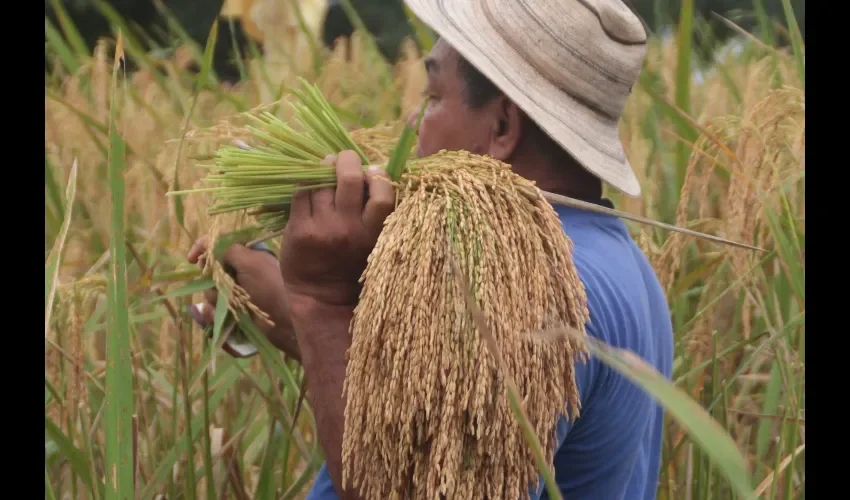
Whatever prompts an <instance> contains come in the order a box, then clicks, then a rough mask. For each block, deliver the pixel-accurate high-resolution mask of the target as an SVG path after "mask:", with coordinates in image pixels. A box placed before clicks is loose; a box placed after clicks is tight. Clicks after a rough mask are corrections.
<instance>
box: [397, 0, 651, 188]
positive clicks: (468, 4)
mask: <svg viewBox="0 0 850 500" xmlns="http://www.w3.org/2000/svg"><path fill="white" fill-rule="evenodd" d="M405 3H406V4H407V5H408V7H410V10H411V11H412V12H413V13H414V14H415V15H416V16H417V17H419V19H421V20H422V22H424V23H425V24H427V25H429V26H430V27H431V28H432V29H433V30H434V31H436V32H437V33H438V34H439V35H440V36H441V37H442V38H444V39H445V40H446V41H447V42H449V44H451V45H452V47H453V48H454V49H455V50H457V51H458V53H460V54H461V55H462V56H463V57H464V58H465V59H466V60H467V61H469V63H470V64H472V65H473V66H475V68H476V69H478V71H480V72H481V73H482V74H483V75H485V76H486V77H487V78H489V79H490V80H491V81H492V82H493V83H494V84H495V85H496V86H497V87H499V89H500V90H501V91H502V92H504V93H505V95H507V96H508V97H509V98H510V99H511V100H512V101H513V102H514V103H516V105H517V106H519V107H520V109H522V110H523V111H524V112H525V113H526V114H527V115H528V116H529V117H531V119H533V120H534V121H535V122H536V123H537V124H538V125H539V126H540V127H541V128H542V129H543V130H544V131H546V132H547V133H548V134H549V135H550V136H551V137H552V138H553V139H554V140H555V141H556V142H558V143H559V144H560V145H561V147H563V148H564V149H565V150H567V151H568V152H569V153H570V154H571V155H572V156H573V157H574V158H575V159H576V160H577V161H578V163H579V164H580V165H582V166H583V167H584V168H586V169H587V170H589V171H590V172H591V173H593V174H594V175H596V176H597V177H599V178H600V179H602V180H603V181H605V182H607V183H608V184H611V185H612V186H613V187H615V188H617V189H618V190H620V191H622V192H623V193H625V194H627V195H629V196H632V197H638V196H640V193H641V187H640V182H639V181H638V178H637V176H636V175H635V173H634V171H633V170H632V168H631V166H630V165H629V162H628V159H627V158H626V154H625V151H624V150H623V144H622V142H621V141H620V136H619V130H618V120H612V119H610V118H608V117H605V116H603V115H601V114H599V113H598V112H596V111H594V110H592V109H590V108H589V107H587V106H585V105H583V104H582V103H580V102H579V101H577V100H576V99H574V98H573V97H571V96H570V95H569V94H567V93H565V92H563V91H562V90H561V89H559V88H558V87H556V86H555V85H554V84H553V83H551V82H550V81H549V80H547V79H546V78H543V77H542V76H539V74H538V73H537V70H535V68H534V67H533V66H531V64H529V63H528V62H527V61H526V60H525V59H524V58H523V57H521V56H520V55H519V54H518V53H517V52H516V50H514V49H513V47H511V46H510V45H509V44H508V43H507V42H505V41H504V40H503V39H502V37H501V36H500V35H499V33H498V31H497V30H496V29H495V28H494V27H493V26H491V25H490V23H489V22H488V20H487V16H486V14H485V13H484V11H483V9H482V7H481V5H480V3H479V2H478V1H474V0H463V1H461V0H405ZM461 27H463V28H461ZM541 50H545V48H543V47H541Z"/></svg>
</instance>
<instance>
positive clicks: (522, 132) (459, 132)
mask: <svg viewBox="0 0 850 500" xmlns="http://www.w3.org/2000/svg"><path fill="white" fill-rule="evenodd" d="M425 67H426V70H427V74H428V80H427V84H426V87H425V89H424V92H423V93H424V95H425V96H426V97H428V98H429V102H428V104H427V106H426V108H425V111H424V113H423V116H422V121H421V123H420V125H419V151H418V154H419V155H420V156H422V155H430V154H434V153H436V152H438V151H440V150H443V149H445V150H450V151H455V150H466V151H470V152H472V153H476V154H486V155H489V156H491V157H493V158H495V159H497V160H500V161H503V162H505V163H509V164H511V165H512V166H513V167H514V169H515V170H517V171H518V172H519V173H520V174H521V175H525V176H527V177H532V178H533V177H540V176H545V177H546V178H549V179H550V181H551V178H553V177H559V178H561V179H560V181H559V182H558V184H560V185H563V184H572V188H576V187H578V186H584V187H583V188H582V189H586V188H588V187H589V188H591V189H592V190H593V191H600V190H601V183H600V181H599V179H598V178H596V177H595V176H593V175H592V174H590V172H588V171H586V170H584V169H583V168H581V167H580V166H579V165H578V164H577V163H576V161H575V160H574V159H573V158H572V157H571V156H570V155H569V154H568V153H567V152H566V151H565V150H564V149H563V148H561V146H560V145H558V144H557V143H556V142H555V141H553V140H552V138H551V137H549V136H548V135H547V134H546V133H545V132H544V131H543V130H542V129H541V128H540V127H539V126H538V125H537V124H536V123H535V122H534V121H533V120H531V119H530V118H529V117H528V115H526V114H525V113H524V112H523V111H522V110H521V109H520V108H519V106H517V105H516V103H514V102H513V101H512V100H511V99H510V98H508V97H507V96H506V95H505V94H504V93H503V92H502V91H501V90H499V88H498V87H496V85H494V84H493V82H491V81H490V80H489V79H488V78H487V77H486V76H484V75H483V74H482V73H481V72H480V71H478V70H477V69H476V68H475V67H474V66H473V65H472V64H470V63H469V62H468V61H467V60H465V59H464V58H463V57H462V56H461V55H460V54H459V53H458V52H457V50H455V49H454V48H453V47H452V46H451V45H450V44H449V43H448V42H446V41H445V40H444V39H440V40H438V41H437V43H436V44H435V45H434V48H433V49H432V50H431V53H430V54H429V56H428V57H427V59H426V60H425ZM417 114H418V109H417V111H416V112H414V113H412V114H411V116H410V117H409V121H410V124H411V125H414V124H415V121H416V118H417ZM533 180H539V179H533Z"/></svg>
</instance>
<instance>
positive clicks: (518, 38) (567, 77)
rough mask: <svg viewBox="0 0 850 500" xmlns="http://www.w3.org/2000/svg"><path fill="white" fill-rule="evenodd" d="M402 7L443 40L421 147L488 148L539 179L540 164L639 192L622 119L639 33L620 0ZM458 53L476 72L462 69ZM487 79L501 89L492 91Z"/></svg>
mask: <svg viewBox="0 0 850 500" xmlns="http://www.w3.org/2000/svg"><path fill="white" fill-rule="evenodd" d="M404 2H405V4H406V5H407V7H409V8H410V10H411V11H412V12H413V14H414V15H416V16H417V18H419V19H420V20H421V21H422V22H423V23H425V24H426V25H428V26H430V27H431V28H432V29H433V30H434V31H435V32H436V33H439V35H440V37H441V39H442V40H443V41H442V42H440V43H439V44H438V45H437V46H436V47H435V48H434V50H433V53H432V54H431V61H429V69H430V71H429V83H428V89H427V93H428V94H429V95H430V96H432V97H433V98H434V101H433V102H432V103H431V104H429V106H428V110H427V111H426V116H425V118H424V120H425V123H424V124H423V125H422V130H421V135H420V140H421V152H422V153H433V152H435V151H438V150H440V149H443V148H444V149H461V148H462V149H467V150H470V151H472V152H475V153H484V154H489V155H491V156H493V157H495V158H497V159H500V160H504V161H506V162H508V163H510V164H511V165H512V166H513V168H514V170H515V171H517V173H520V175H523V176H524V177H529V178H533V179H534V180H536V181H538V185H540V182H541V181H540V180H539V179H537V177H539V176H540V175H542V172H543V169H542V168H541V165H543V164H547V165H548V166H549V167H550V168H549V170H550V171H551V172H555V171H558V170H559V169H561V170H563V169H564V168H567V169H572V167H573V166H577V165H580V166H581V168H578V169H572V170H574V171H575V175H571V176H570V177H573V179H571V180H570V182H569V183H567V182H565V181H562V182H561V185H562V186H565V185H567V184H569V185H575V184H576V181H575V179H574V178H575V177H576V176H580V175H583V173H585V172H592V173H593V176H595V177H597V178H599V179H601V180H604V181H605V182H606V183H608V184H611V185H612V186H613V187H616V188H617V189H619V190H620V191H622V192H624V193H625V194H628V195H630V196H639V195H640V191H641V189H640V181H639V180H638V178H637V176H636V175H635V172H634V171H632V168H631V166H630V165H629V161H628V159H627V158H626V154H625V151H624V149H623V144H622V141H621V140H620V132H619V122H620V118H621V114H622V112H623V109H624V108H625V104H626V101H627V99H628V96H629V95H630V93H631V89H632V87H633V86H634V84H635V82H636V81H637V78H638V75H639V74H640V71H641V68H642V63H643V58H644V56H645V55H646V42H647V38H646V36H647V33H646V29H645V26H644V25H643V24H642V23H641V21H640V18H638V16H636V15H635V13H634V12H633V11H632V10H631V9H630V8H629V7H628V6H627V5H625V4H624V3H623V2H624V0H559V1H558V2H539V1H534V2H532V1H527V0H526V1H516V0H465V1H463V2H458V1H454V0H404ZM460 56H462V57H463V59H465V60H466V61H468V62H469V64H470V65H471V66H474V68H475V70H477V71H475V70H473V71H472V72H470V71H466V70H467V69H468V65H466V64H465V63H464V62H462V61H461V59H460ZM478 72H480V74H482V75H485V76H486V80H485V79H484V78H478V77H477V73H478ZM487 80H489V81H490V82H492V83H493V84H494V85H495V87H498V90H499V91H500V92H495V93H492V92H489V91H488V89H489V90H492V86H491V85H488V84H487ZM526 115H527V116H528V117H530V118H531V120H527V119H526V118H525V116H526ZM532 120H533V122H532ZM538 131H545V132H546V133H545V134H543V133H542V132H538ZM555 145H558V146H562V147H563V149H562V148H561V147H556V146H555ZM567 151H568V152H569V154H567V153H566V152H567ZM531 167H534V168H531ZM551 172H550V173H551ZM541 187H542V186H541Z"/></svg>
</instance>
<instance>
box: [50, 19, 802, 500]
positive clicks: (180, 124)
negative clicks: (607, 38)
mask: <svg viewBox="0 0 850 500" xmlns="http://www.w3.org/2000/svg"><path fill="white" fill-rule="evenodd" d="M683 5H685V6H687V5H692V2H684V3H683ZM786 12H789V13H790V9H787V10H786ZM683 14H686V9H685V7H683ZM292 15H293V16H296V14H295V13H292ZM313 17H314V16H308V15H304V14H303V13H302V14H301V15H300V16H299V17H293V18H292V21H291V24H296V25H297V24H298V23H299V22H301V24H303V22H302V21H303V19H311V18H313ZM299 19H300V20H301V21H299ZM115 22H116V23H118V20H117V19H116V20H115ZM124 24H126V23H124ZM693 24H694V23H692V22H691V23H689V22H688V20H687V19H686V18H685V21H684V22H683V23H682V24H681V25H680V29H679V32H678V34H677V37H676V38H674V39H672V40H663V39H658V38H655V39H653V40H652V42H651V44H650V52H649V55H648V57H647V61H646V64H645V67H644V71H643V73H642V75H641V80H640V82H639V84H638V85H637V86H636V87H635V89H634V93H633V95H632V96H631V98H630V100H629V102H628V103H627V106H626V114H625V117H624V120H623V124H622V127H621V137H622V138H623V140H624V142H625V145H626V150H627V154H628V157H629V159H630V161H631V163H632V165H633V166H634V167H635V169H636V170H637V172H638V175H639V177H640V178H641V182H642V184H643V186H644V190H645V195H644V197H643V198H642V199H641V200H631V199H627V198H623V197H620V196H618V195H617V194H616V193H610V197H611V198H612V199H613V200H614V201H615V203H616V204H617V205H618V208H619V209H621V210H626V211H629V212H632V213H635V214H639V215H642V216H645V217H650V218H653V219H656V220H662V221H665V222H675V223H676V224H677V225H680V226H685V227H690V228H693V229H696V230H699V231H702V232H708V233H711V234H717V235H718V236H723V237H725V238H730V239H733V240H736V241H742V242H746V243H750V244H754V245H757V246H760V247H762V248H765V249H767V250H768V253H766V254H753V253H750V252H748V251H746V250H740V249H735V248H731V247H722V246H717V245H714V244H711V243H706V242H704V241H701V240H695V239H692V238H689V237H683V236H682V235H678V234H673V233H670V234H668V233H666V232H664V231H660V230H655V229H651V228H648V227H646V226H642V225H631V224H630V227H631V228H632V230H633V233H634V235H635V237H636V239H637V240H638V242H639V243H640V245H641V247H642V249H643V250H644V251H645V252H646V254H647V255H648V256H649V258H650V259H651V261H652V263H653V265H654V266H655V267H656V269H657V271H658V273H659V276H660V277H661V280H662V283H663V284H664V286H665V288H666V290H667V293H668V300H669V304H670V310H671V315H672V319H673V323H674V328H675V332H676V357H675V365H674V374H673V378H674V383H675V387H676V388H677V389H678V391H679V392H681V393H685V394H687V395H689V396H690V398H691V399H692V401H693V402H695V403H697V404H698V407H699V408H702V410H700V411H704V412H706V413H707V415H709V416H710V417H711V419H712V422H711V423H708V422H706V423H705V425H702V426H701V427H699V428H695V427H694V425H700V424H699V423H698V422H699V421H695V420H688V419H686V418H684V419H683V418H681V414H682V413H681V411H678V410H676V409H675V408H674V409H673V411H671V412H670V413H668V415H669V417H668V419H667V425H666V429H665V441H664V458H663V464H662V475H661V481H660V483H659V485H658V496H659V498H660V499H671V500H672V499H679V498H697V499H701V498H706V499H707V498H738V497H737V496H736V493H735V492H740V491H742V489H741V486H740V485H742V484H745V485H748V486H749V487H750V488H752V489H753V490H754V491H755V492H756V493H757V494H758V495H759V498H786V499H792V498H803V497H804V490H805V488H804V486H805V393H804V380H805V364H804V362H803V360H804V353H805V348H804V346H805V195H804V193H805V162H804V156H805V140H804V135H803V130H804V128H805V122H804V119H805V117H804V111H805V100H804V97H803V94H802V92H803V89H804V77H805V67H804V60H805V58H804V46H803V43H802V39H801V38H800V37H799V36H798V35H797V34H798V33H799V31H798V30H797V29H796V24H795V23H794V22H793V19H789V20H788V23H787V26H788V28H787V29H786V30H782V29H777V30H764V33H765V36H771V37H773V38H774V39H775V38H778V37H782V36H786V35H785V33H787V34H788V35H789V36H791V41H792V44H791V48H790V49H789V50H777V49H775V48H773V47H771V46H770V41H771V40H772V39H768V38H763V39H761V40H758V39H755V35H754V36H753V39H747V40H745V45H746V46H745V50H743V51H742V52H741V53H740V54H738V55H733V56H730V57H728V58H726V59H722V60H720V61H718V62H717V63H716V64H715V66H714V67H713V68H711V69H710V70H709V71H708V72H707V73H706V74H705V77H704V78H703V80H702V81H701V82H697V81H695V80H694V79H693V78H692V73H691V72H690V71H686V68H689V67H690V65H691V64H690V63H689V62H688V61H689V60H690V58H691V57H690V48H689V45H688V43H689V42H685V40H686V39H687V40H689V39H690V30H691V29H692V26H693ZM418 28H419V29H417V33H418V35H419V36H420V37H422V40H423V42H424V44H425V45H427V44H428V43H430V41H429V40H430V39H429V38H428V37H429V36H430V34H428V33H426V32H425V31H424V30H422V29H421V27H418ZM74 33H75V31H74V30H73V29H72V28H71V27H69V26H68V23H67V22H66V21H63V22H62V23H61V26H56V27H52V26H51V27H50V30H48V43H49V46H50V47H49V48H50V51H49V54H50V55H51V57H52V60H54V61H56V62H57V66H56V67H55V68H54V69H53V70H52V72H51V75H50V76H49V78H47V82H48V83H47V84H46V85H47V88H46V90H47V92H46V97H45V121H46V128H45V177H46V183H45V209H46V213H47V218H46V220H45V240H46V245H47V246H46V248H45V254H46V255H47V259H46V265H45V313H46V314H45V336H46V344H45V364H46V366H45V413H46V418H45V434H46V437H45V450H46V456H47V465H46V471H45V483H46V487H49V488H47V489H48V490H49V493H50V494H51V495H52V496H53V497H55V498H62V497H63V496H65V495H70V496H71V497H73V498H105V497H110V498H112V497H114V495H115V494H116V493H120V495H119V497H120V498H127V497H128V496H130V495H132V496H139V497H141V498H154V497H155V496H156V495H157V494H163V495H166V496H167V497H168V498H172V499H173V498H213V497H216V496H218V497H221V496H222V495H223V496H225V497H227V498H231V497H232V498H268V497H270V496H274V497H276V498H280V497H283V498H300V497H303V495H304V493H305V492H306V491H307V488H309V484H310V481H311V480H312V478H313V477H314V474H315V471H316V470H317V467H318V464H319V463H320V461H321V450H320V448H319V447H318V444H317V440H316V436H315V427H314V423H313V420H312V412H311V411H310V408H309V406H304V407H303V408H302V409H301V410H300V411H298V413H297V415H296V406H297V404H298V400H299V395H300V382H301V377H302V374H301V372H300V368H299V367H298V365H297V364H296V363H294V362H293V361H291V360H287V359H285V358H284V357H283V356H282V355H281V354H280V353H279V352H278V351H277V350H275V349H274V348H273V347H272V346H271V345H270V344H268V343H267V342H263V340H264V338H263V337H262V335H261V334H260V333H259V332H258V331H255V330H251V329H250V328H246V334H247V335H248V336H249V337H251V338H253V339H254V340H256V341H257V342H258V343H259V344H258V346H259V348H260V356H257V357H255V358H251V359H248V360H236V359H232V358H230V357H229V356H227V355H224V354H222V353H220V352H219V351H218V350H217V349H216V348H215V345H208V344H205V342H206V340H205V339H206V334H205V332H202V331H201V330H200V329H198V328H197V327H195V326H192V325H191V322H190V320H189V317H188V315H187V313H186V307H187V306H188V305H189V304H191V303H193V302H197V301H199V300H200V297H201V293H202V292H203V290H205V289H206V288H208V287H210V286H212V282H211V281H210V280H207V279H204V278H202V277H201V276H200V275H199V273H198V271H197V270H196V269H194V268H192V267H191V266H189V265H188V264H187V263H186V262H185V260H186V259H185V253H186V251H188V248H189V247H190V245H191V243H192V242H193V241H194V239H195V238H196V237H198V236H200V235H201V234H204V233H205V232H206V231H207V229H208V226H209V223H210V221H209V219H208V217H207V215H206V208H207V206H208V205H206V204H204V202H203V201H199V200H198V199H196V197H189V198H186V199H184V200H182V203H183V205H182V206H180V207H179V209H178V207H177V206H175V205H173V203H175V200H174V199H173V198H172V199H169V198H167V197H166V196H165V193H166V192H167V191H169V190H173V189H177V187H179V188H181V189H191V188H193V187H200V183H199V180H200V178H201V176H202V175H203V172H202V171H201V170H200V169H194V168H191V165H193V164H194V163H196V162H198V161H203V158H204V157H205V156H208V155H209V154H211V153H212V151H213V148H214V147H215V143H213V142H212V141H211V140H210V139H209V138H205V137H203V134H202V133H201V132H199V131H197V130H198V128H200V127H208V126H212V125H215V124H217V123H218V122H219V121H220V120H222V119H225V118H227V119H230V118H232V117H233V116H234V115H235V114H236V113H238V112H240V111H242V110H245V109H248V108H252V107H256V106H261V105H262V106H267V109H268V110H270V111H271V112H273V113H274V114H276V115H277V116H280V117H281V118H286V117H287V113H288V109H287V106H279V105H278V104H279V102H278V99H279V98H281V97H282V98H284V99H289V97H288V92H287V91H286V89H287V88H288V87H290V86H294V84H295V81H296V77H298V76H304V77H305V78H308V79H310V80H312V81H315V82H316V84H317V85H318V86H319V88H320V89H321V91H322V92H323V93H324V94H325V95H326V96H327V97H328V99H329V100H330V101H331V103H332V104H333V105H334V106H336V108H337V109H336V111H337V112H338V113H339V114H340V116H341V118H342V119H343V122H344V123H345V125H346V126H349V127H359V126H371V125H374V124H377V123H379V122H381V121H384V120H398V119H400V118H404V117H406V116H407V114H409V113H410V112H411V111H415V110H417V109H418V107H419V105H420V104H421V101H420V97H419V91H420V90H421V86H422V84H423V82H424V76H425V75H424V71H423V69H422V67H421V58H420V57H421V55H420V54H417V53H414V52H413V51H410V52H408V54H410V57H409V58H408V59H405V60H402V61H401V62H399V64H397V65H396V66H395V67H393V68H390V70H388V71H387V72H386V75H388V76H387V77H385V78H384V77H382V76H383V75H384V73H383V72H381V74H376V73H375V71H374V70H373V69H372V67H373V66H372V64H373V63H372V62H373V61H374V60H375V54H374V53H373V49H371V48H370V47H373V45H372V44H371V43H369V40H368V39H366V40H364V39H362V38H357V39H356V40H355V43H354V44H353V45H352V47H353V48H352V51H351V53H346V51H345V47H339V48H338V49H337V50H336V51H333V52H331V53H327V52H325V53H320V54H318V55H319V56H321V57H319V58H318V60H317V57H316V55H317V54H316V51H314V50H312V49H311V48H310V47H311V44H310V43H306V42H304V41H301V42H297V45H298V46H300V47H301V49H300V50H290V51H287V52H288V54H287V55H288V57H287V58H286V63H285V64H269V61H270V60H272V59H274V57H273V56H274V54H269V55H267V56H266V58H265V59H264V58H262V57H254V58H251V59H250V60H247V61H246V62H245V64H244V71H245V73H246V79H245V80H244V81H243V82H241V83H239V84H237V85H235V86H233V87H229V88H225V87H224V86H222V85H221V84H219V83H218V82H217V80H215V78H214V77H213V76H214V75H211V74H210V73H205V72H204V71H203V70H202V74H201V75H192V74H190V73H188V72H187V71H186V70H185V68H186V67H187V65H188V63H189V62H190V61H192V60H195V61H196V62H197V63H198V65H199V66H200V67H202V68H204V67H207V68H208V67H209V66H208V64H209V62H208V61H209V59H208V58H209V54H208V53H205V51H203V50H202V49H199V48H197V47H190V46H186V47H183V48H181V49H179V50H178V51H176V53H175V54H174V55H173V56H172V57H170V58H168V59H161V60H160V59H155V58H153V57H151V56H150V55H149V54H144V53H143V52H141V50H140V49H139V48H138V47H139V46H138V44H137V42H135V41H134V40H132V39H131V38H129V37H128V38H126V39H124V42H125V47H126V48H127V53H128V55H129V56H131V57H134V58H137V59H141V60H142V61H143V62H144V64H142V65H141V70H140V71H138V72H137V73H135V74H132V75H127V77H126V79H125V78H124V77H123V76H122V75H117V78H116V83H113V81H112V76H113V71H112V69H113V68H114V66H113V62H114V57H113V54H115V52H116V47H114V46H113V45H111V44H109V43H106V42H104V43H102V44H100V45H98V46H97V47H93V48H85V47H81V46H80V44H79V41H78V36H76V35H75V34H74ZM122 33H123V31H122ZM281 36H283V35H281ZM266 37H267V44H268V43H269V42H268V39H269V38H270V37H272V34H267V35H266ZM286 43H290V44H292V45H293V46H294V45H295V44H296V42H294V41H291V40H289V39H288V41H287V42H286ZM278 45H279V46H280V47H279V48H278V49H274V50H279V51H281V52H283V51H284V49H286V46H284V44H278ZM317 51H318V49H317ZM270 52H273V51H270ZM278 56H279V54H278ZM280 60H282V59H281V58H279V57H278V58H277V59H275V61H276V62H279V61H280ZM205 63H206V64H205ZM184 131H185V133H184ZM195 158H199V159H200V160H196V159H195ZM77 165H78V167H75V166H77ZM208 201H209V200H208ZM48 253H49V255H48ZM51 297H54V298H51ZM216 328H219V329H220V328H221V326H220V325H217V326H216ZM595 352H596V353H597V355H599V356H600V357H603V358H604V357H605V356H608V357H609V358H608V362H610V363H611V364H612V365H617V363H620V364H619V365H617V366H619V369H621V370H623V371H624V372H626V373H631V374H632V375H634V376H636V377H640V376H644V377H650V378H645V379H644V380H640V379H638V378H636V379H635V380H636V381H637V382H639V383H643V384H645V385H646V384H651V383H653V379H652V378H651V376H649V375H646V374H645V373H644V372H641V371H640V370H639V369H637V368H635V366H634V364H633V363H632V361H633V360H630V358H629V357H628V356H627V355H624V354H623V353H616V352H610V351H606V350H605V346H599V350H598V351H595ZM213 361H214V362H213ZM630 363H632V364H630ZM659 391H660V392H659ZM664 391H668V392H669V388H668V387H667V386H665V385H663V384H661V385H659V386H658V388H657V391H656V393H657V394H661V392H664ZM661 396H663V394H661ZM663 397H667V396H663ZM663 397H662V399H663ZM674 400H675V398H674ZM688 408H690V407H688ZM686 409H687V408H686ZM692 410H693V409H692V408H691V410H688V411H691V412H692V413H693V414H699V412H693V411H692ZM693 422H697V424H694V423H693ZM710 427H716V429H718V430H722V431H723V432H724V433H725V435H727V436H728V438H729V440H730V441H729V442H730V443H733V444H734V445H735V446H734V448H735V450H732V455H735V454H736V453H737V454H740V456H742V457H743V458H744V459H745V461H746V463H745V464H737V463H736V462H734V460H735V459H734V458H733V459H731V462H729V461H727V462H724V461H723V460H722V457H723V456H726V457H729V456H732V455H729V453H728V452H729V450H728V449H727V454H726V455H720V454H718V452H717V449H716V448H712V446H711V444H712V443H706V440H707V439H706V438H705V436H710V434H706V433H705V432H706V431H705V429H709V428H710ZM290 428H293V429H294V430H293V431H292V432H291V433H290V432H289V429H290ZM113 429H114V430H120V431H121V434H117V433H116V432H113ZM709 441H710V439H709ZM729 463H732V464H733V465H735V467H733V468H732V469H730V468H729V467H728V464H729ZM127 464H129V466H126V465H127ZM730 470H732V471H733V472H732V476H730ZM737 470H743V471H744V472H745V474H746V475H745V477H743V478H740V477H739V478H737V479H731V478H733V477H734V471H737ZM744 489H746V488H744ZM134 492H135V493H134Z"/></svg>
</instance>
